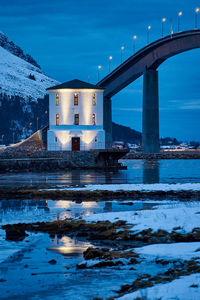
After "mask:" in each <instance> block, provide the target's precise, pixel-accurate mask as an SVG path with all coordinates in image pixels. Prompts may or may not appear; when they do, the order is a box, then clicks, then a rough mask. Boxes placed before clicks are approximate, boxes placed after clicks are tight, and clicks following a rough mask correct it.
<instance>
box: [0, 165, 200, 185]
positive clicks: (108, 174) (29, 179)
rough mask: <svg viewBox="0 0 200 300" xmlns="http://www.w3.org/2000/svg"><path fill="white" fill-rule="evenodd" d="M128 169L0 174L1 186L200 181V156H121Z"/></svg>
mask: <svg viewBox="0 0 200 300" xmlns="http://www.w3.org/2000/svg"><path fill="white" fill-rule="evenodd" d="M122 163H123V164H124V165H126V166H127V167H128V169H127V170H119V171H103V170H66V171H64V172H55V173H50V172H48V173H21V174H1V175H0V186H10V187H14V186H36V185H40V186H44V187H53V186H57V185H82V184H111V183H114V184H120V183H159V182H160V183H166V182H168V183H178V182H200V175H199V174H200V160H199V159H193V160H192V159H187V160H184V159H171V160H170V159H168V160H150V161H144V160H122Z"/></svg>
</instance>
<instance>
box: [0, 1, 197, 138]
mask: <svg viewBox="0 0 200 300" xmlns="http://www.w3.org/2000/svg"><path fill="white" fill-rule="evenodd" d="M0 5H1V9H0V30H1V31H3V32H4V33H6V34H7V35H8V37H9V38H10V39H12V40H13V41H14V42H15V43H16V44H18V45H19V46H21V47H22V48H23V49H24V51H25V52H27V53H29V54H31V55H32V56H33V57H34V58H35V59H36V60H37V62H38V63H39V64H40V65H41V67H42V69H43V71H44V72H45V73H46V74H48V75H49V76H51V77H53V78H55V79H57V80H59V81H61V82H64V81H68V80H71V79H73V78H79V79H81V80H85V81H88V79H89V81H90V82H91V83H96V82H97V78H98V73H97V66H98V65H102V70H101V74H100V76H101V78H102V77H103V76H105V75H106V74H107V73H108V68H109V67H108V57H109V56H110V55H112V56H113V60H112V65H111V67H112V69H113V68H115V67H116V66H117V65H118V64H119V63H120V48H121V46H122V45H123V46H124V47H125V50H124V55H123V58H124V59H126V58H128V57H129V56H130V55H131V54H132V51H133V50H132V49H133V42H132V37H133V35H137V40H136V50H139V49H140V48H142V47H144V46H145V44H146V39H147V26H148V25H151V26H152V29H151V31H150V41H153V40H156V39H158V38H160V37H161V19H162V18H163V17H165V18H167V21H166V23H165V26H164V32H165V34H168V33H169V32H170V19H172V24H173V30H174V31H177V14H178V11H182V12H183V15H182V17H181V30H187V29H192V28H194V23H195V21H194V20H195V17H194V9H195V8H196V7H198V6H200V1H199V0H197V1H196V0H192V1H182V0H181V1H180V0H174V1H169V0H162V1H161V0H137V1H134V0H123V1H119V0H101V1H99V0H93V1H92V0H85V1H81V0H79V1H77V0H57V1H55V0H54V1H52V0H48V1H47V0H42V1H38V0H28V1H27V0H18V1H16V0H0ZM198 21H199V27H200V14H199V20H198ZM199 61H200V49H197V50H192V51H189V52H187V53H183V54H180V55H177V56H175V57H173V58H170V59H169V60H167V61H166V62H165V63H163V64H162V65H161V66H160V67H159V83H160V84H159V88H160V90H159V93H160V136H162V137H163V136H174V137H177V138H178V139H182V140H199V141H200V130H199V128H200V121H199V119H200V70H199ZM112 100H113V120H114V121H115V122H117V123H120V124H123V125H127V126H130V127H132V128H134V129H136V130H140V131H141V126H142V115H141V110H142V78H139V79H138V80H137V81H135V82H134V83H132V84H131V85H130V86H129V87H127V88H126V89H124V90H123V91H121V92H120V93H118V94H117V95H116V96H114V97H113V99H112Z"/></svg>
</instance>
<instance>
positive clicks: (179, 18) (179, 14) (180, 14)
mask: <svg viewBox="0 0 200 300" xmlns="http://www.w3.org/2000/svg"><path fill="white" fill-rule="evenodd" d="M182 15H183V13H182V11H179V13H178V32H179V31H180V23H181V16H182Z"/></svg>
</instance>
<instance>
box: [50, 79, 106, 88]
mask: <svg viewBox="0 0 200 300" xmlns="http://www.w3.org/2000/svg"><path fill="white" fill-rule="evenodd" d="M58 89H95V90H104V88H102V87H100V86H98V85H94V84H91V83H88V82H84V81H81V80H78V79H74V80H71V81H67V82H64V83H61V84H59V85H55V86H52V87H50V88H48V89H47V91H48V90H58Z"/></svg>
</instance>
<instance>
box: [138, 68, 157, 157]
mask: <svg viewBox="0 0 200 300" xmlns="http://www.w3.org/2000/svg"><path fill="white" fill-rule="evenodd" d="M142 149H143V153H159V152H160V146H159V97H158V71H155V70H152V69H150V70H146V71H145V73H144V77H143V121H142Z"/></svg>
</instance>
